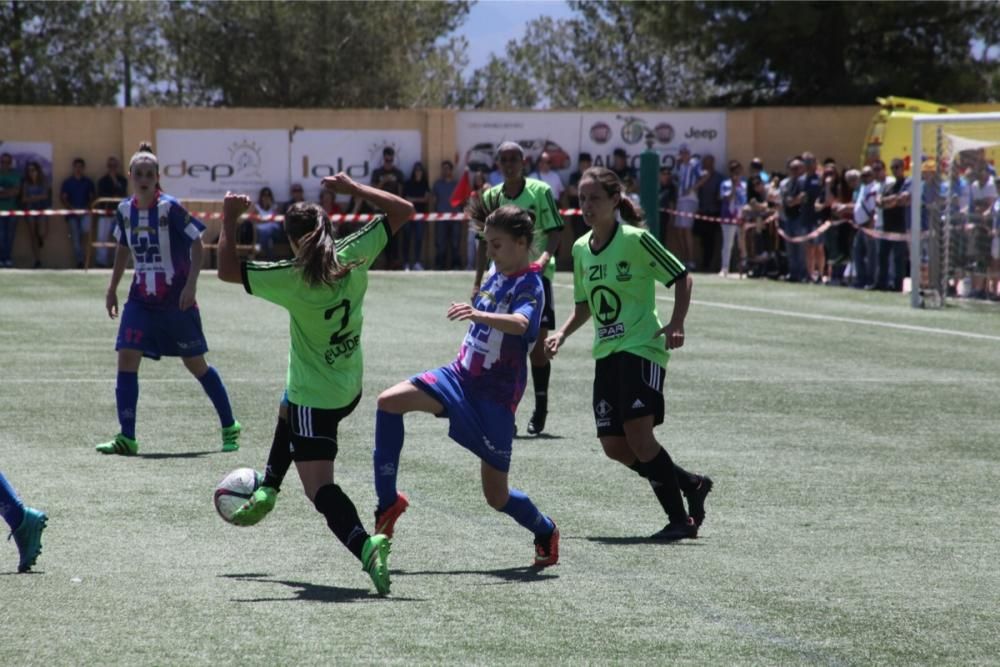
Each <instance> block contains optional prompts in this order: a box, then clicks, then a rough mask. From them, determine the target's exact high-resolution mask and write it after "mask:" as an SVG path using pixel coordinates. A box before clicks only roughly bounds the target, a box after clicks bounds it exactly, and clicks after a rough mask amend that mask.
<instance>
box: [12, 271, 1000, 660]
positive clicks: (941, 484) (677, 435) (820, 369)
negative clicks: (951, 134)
mask: <svg viewBox="0 0 1000 667" xmlns="http://www.w3.org/2000/svg"><path fill="white" fill-rule="evenodd" d="M470 282H471V278H470V277H469V275H468V274H437V275H434V274H430V273H425V274H402V273H395V274H374V275H373V277H372V280H371V288H370V291H369V296H368V300H367V303H366V311H367V312H366V320H367V321H366V324H365V334H364V348H365V358H366V376H365V397H364V398H363V400H362V402H361V404H360V406H359V407H358V409H357V410H356V411H355V413H354V414H353V415H352V416H351V417H350V418H348V420H347V421H346V422H345V423H344V424H342V428H341V433H340V442H341V445H340V450H341V451H340V456H339V458H338V461H337V477H338V481H339V483H340V484H341V485H342V486H343V487H344V488H345V489H346V490H347V491H348V493H349V494H350V495H351V496H352V497H353V499H354V500H355V502H356V503H357V505H358V508H359V511H360V512H361V513H362V517H363V518H364V519H365V520H366V521H368V522H369V523H370V517H371V510H372V509H373V507H374V489H373V487H372V471H371V454H370V452H371V447H372V442H373V440H372V438H373V428H374V399H375V396H376V395H377V393H378V392H379V391H380V390H381V389H382V388H385V387H387V386H389V385H390V384H392V383H394V382H396V381H398V380H400V379H403V378H405V377H407V376H409V375H410V374H412V373H414V372H417V371H420V370H423V369H425V368H428V367H433V366H437V365H440V364H442V363H444V362H446V361H448V360H450V359H451V358H452V357H453V355H454V354H455V352H456V349H457V345H458V342H459V340H460V338H461V336H462V334H463V326H462V325H459V324H456V323H450V322H448V321H447V320H446V319H445V318H444V312H445V308H446V306H447V304H448V303H449V302H450V301H452V300H460V299H462V298H464V297H465V295H466V294H467V292H468V287H469V283H470ZM571 282H572V281H571V278H570V276H568V275H565V274H560V275H559V276H558V277H557V280H556V283H557V287H556V309H557V315H558V317H559V319H560V321H561V320H562V319H563V318H564V317H565V315H566V313H567V312H568V307H569V304H570V302H571V300H572V292H571V290H570V289H568V286H569V285H570V284H571ZM106 283H107V274H106V273H101V272H91V273H89V274H84V273H82V272H70V271H66V272H42V271H39V272H18V271H5V272H3V273H0V345H2V349H3V356H2V359H3V361H2V364H3V384H2V390H0V410H2V413H0V414H2V418H3V426H2V430H0V469H2V470H3V471H4V472H5V473H6V474H7V476H8V478H9V479H10V480H11V482H12V483H13V484H14V486H15V487H16V488H17V489H18V490H19V492H20V493H21V495H22V497H23V499H24V500H25V502H26V503H27V504H29V505H33V506H36V507H39V508H42V509H44V510H46V511H47V512H48V514H49V516H50V520H49V527H48V529H47V530H46V532H45V534H44V552H43V554H42V556H41V557H40V558H39V561H38V564H37V566H36V568H35V571H34V572H33V573H32V574H27V575H17V574H15V571H16V563H17V552H16V549H15V548H14V544H13V542H9V543H6V546H4V547H0V664H2V665H12V666H13V665H16V666H22V665H209V664H211V665H219V664H232V665H304V664H309V665H333V664H345V663H380V664H393V663H404V664H405V663H418V664H426V663H450V664H463V665H466V664H547V663H555V664H607V663H617V664H692V665H706V664H709V665H732V664H764V665H779V664H780V665H784V664H831V665H870V664H898V665H913V664H928V665H944V664H949V665H970V664H998V663H1000V513H998V511H997V489H998V488H1000V409H998V405H1000V400H998V399H1000V312H998V311H997V310H995V309H987V308H984V309H966V308H954V307H953V308H948V309H946V310H943V311H916V310H912V309H910V307H909V305H908V303H907V300H906V298H905V297H902V296H898V295H888V294H881V293H862V292H858V291H853V290H842V289H833V288H821V287H808V286H790V285H784V284H777V283H772V282H763V281H734V280H722V279H717V278H714V277H703V276H696V278H695V288H694V298H695V303H694V305H693V306H692V308H691V312H690V315H689V317H688V321H687V340H688V342H687V345H686V346H685V347H684V348H683V349H682V350H681V351H679V352H677V353H676V354H675V355H674V358H673V360H672V361H671V363H670V367H669V373H668V374H667V406H668V408H667V409H668V418H667V423H666V424H665V425H664V426H662V427H660V428H659V429H658V434H659V437H660V439H661V441H662V442H663V443H664V444H665V445H666V446H667V448H668V449H669V451H670V452H671V454H672V455H673V456H674V458H675V459H676V460H677V461H678V462H679V463H681V464H682V465H684V466H685V467H687V468H689V469H692V470H695V471H702V472H707V473H709V474H711V475H712V476H713V478H714V479H715V481H716V488H715V492H714V493H712V495H711V496H709V501H708V503H707V507H708V518H707V519H706V522H705V525H704V526H703V528H702V534H701V537H700V538H699V539H698V540H695V541H690V542H685V543H682V544H678V545H673V546H671V545H658V544H651V543H648V542H646V541H644V540H643V539H642V538H643V537H644V536H646V535H648V534H650V533H652V532H655V531H656V530H658V529H659V528H661V527H662V525H663V524H664V522H665V519H664V517H663V515H662V511H661V510H660V508H659V506H658V505H657V503H656V501H655V499H654V497H653V495H652V493H651V492H650V490H649V487H648V485H646V484H645V483H644V482H643V481H642V480H640V479H639V478H638V477H636V476H635V475H634V474H632V473H630V472H629V471H628V470H626V469H624V468H622V467H621V466H618V465H617V464H613V463H612V462H610V461H608V460H606V459H605V458H604V457H603V455H602V454H601V450H600V446H599V444H598V442H597V440H596V438H595V436H594V428H593V420H592V416H591V413H590V410H589V400H590V399H589V397H590V391H591V390H590V384H591V380H592V373H593V369H592V362H591V361H590V358H589V342H590V335H591V332H590V331H589V330H581V332H580V333H579V334H577V335H576V336H575V337H574V338H572V339H570V341H569V342H568V343H567V345H566V347H565V348H564V350H563V352H562V353H561V354H560V358H559V359H558V360H557V362H556V365H555V367H554V370H553V374H552V378H553V380H552V383H553V384H552V391H551V394H552V399H551V401H552V412H551V414H550V416H549V423H548V427H547V431H548V433H549V436H548V437H545V438H538V439H534V438H530V437H524V438H521V439H518V440H517V442H516V444H515V454H514V462H513V466H512V469H511V480H512V483H513V484H514V485H516V486H518V487H520V488H522V489H524V490H526V491H527V492H528V493H529V494H530V495H531V496H532V498H533V499H534V500H535V501H536V503H537V504H538V505H539V506H540V508H541V509H542V511H544V512H546V513H549V514H551V515H552V516H553V517H554V518H555V519H556V521H557V522H558V523H559V526H560V528H561V531H562V535H563V539H562V548H561V562H560V564H559V565H558V566H556V567H554V568H550V569H548V570H545V571H543V572H542V573H540V574H536V573H532V572H531V571H529V570H528V568H527V567H526V566H527V564H528V563H529V562H530V560H531V558H532V546H531V536H530V535H529V534H528V533H526V532H525V531H524V530H523V529H521V528H519V527H518V526H517V525H516V524H514V522H513V521H511V520H510V519H509V518H507V517H506V516H504V515H501V514H498V513H497V512H494V511H493V510H491V509H489V508H488V507H487V505H486V504H485V502H484V501H483V500H482V497H481V494H480V490H479V480H478V461H476V460H475V458H474V457H473V456H472V455H471V454H469V453H468V452H466V451H465V450H463V449H461V448H460V447H459V446H458V445H456V444H454V443H452V442H451V441H449V440H448V439H447V437H446V433H445V432H446V429H445V424H444V423H443V422H440V421H437V420H435V419H434V418H432V417H429V416H424V415H419V416H411V417H408V418H407V420H406V424H407V428H408V433H407V440H406V446H405V447H404V449H403V456H402V462H401V474H400V488H402V489H404V490H407V491H408V492H409V493H410V494H411V503H412V504H411V508H410V511H409V512H408V513H407V514H406V515H405V516H404V517H403V518H402V519H401V520H400V523H399V524H398V526H397V532H396V539H395V540H394V544H393V554H392V557H391V559H390V566H391V568H392V572H393V589H392V595H391V596H390V597H389V598H386V599H380V598H378V597H376V595H375V594H374V592H373V589H372V587H371V583H370V581H369V579H368V577H367V576H366V575H365V574H364V573H363V572H362V571H361V569H360V566H359V565H358V563H357V562H356V561H355V560H354V559H353V557H351V556H350V555H349V554H348V553H347V551H346V550H345V549H344V548H343V547H342V546H341V545H340V544H339V542H337V541H336V539H335V538H334V537H333V535H332V534H331V533H330V532H329V530H328V529H327V528H326V525H325V523H324V521H323V520H322V517H320V516H319V515H318V514H317V513H316V512H315V510H314V509H313V508H312V506H311V504H310V503H309V502H308V501H307V500H306V499H305V497H304V496H303V495H302V494H301V492H300V490H301V486H300V484H299V482H298V479H297V478H296V477H295V475H294V472H293V473H292V474H290V476H289V478H288V480H287V482H286V484H285V486H284V489H283V491H282V494H281V496H280V497H279V502H278V506H277V508H276V510H275V512H274V513H273V514H272V515H271V516H270V517H268V519H267V520H266V521H265V522H263V523H262V524H260V525H258V526H257V527H255V528H248V529H238V528H235V527H231V526H228V525H225V524H224V523H223V522H222V521H221V520H220V519H219V518H218V516H216V514H215V512H214V510H213V508H212V503H211V492H212V489H213V487H214V485H215V483H216V482H217V481H218V480H219V479H220V478H221V477H222V476H223V475H224V474H225V473H226V472H228V471H229V470H231V469H233V468H236V467H240V466H246V465H249V466H254V467H256V468H258V469H261V468H263V464H264V461H265V459H266V456H267V451H268V448H269V446H270V440H271V433H272V429H273V421H274V414H275V411H276V407H277V402H278V399H279V397H280V395H281V391H282V388H283V381H284V371H285V361H286V350H287V344H288V343H287V318H286V316H285V314H284V311H281V310H279V309H278V308H276V307H274V306H271V305H269V304H267V303H265V302H263V301H260V300H257V299H253V298H251V297H249V296H247V295H246V294H245V293H244V292H243V291H242V289H241V288H240V287H239V286H235V285H224V284H222V283H220V282H218V281H217V280H216V279H215V277H214V275H213V274H210V273H206V274H205V275H203V277H202V281H201V285H200V290H199V302H200V304H201V308H202V316H203V321H204V325H205V330H206V335H207V336H208V340H209V345H210V347H211V352H210V353H209V361H210V362H211V363H213V364H214V365H215V366H216V367H217V368H218V369H219V370H220V372H221V373H222V375H223V378H224V379H225V381H226V383H227V385H228V388H229V392H230V396H231V398H232V401H233V404H234V407H235V410H236V413H237V417H238V418H239V419H240V420H241V421H242V422H243V424H244V427H245V431H244V440H243V443H244V444H243V448H242V449H241V450H240V451H239V452H238V453H236V454H222V453H220V452H219V451H218V422H217V420H216V417H215V414H214V412H213V410H212V408H211V404H210V403H209V401H208V399H207V398H206V397H205V396H204V394H203V392H202V389H201V387H200V386H199V385H198V383H197V382H196V381H195V380H194V379H192V378H191V377H190V376H188V375H187V373H186V371H184V369H183V367H182V366H181V364H180V363H179V362H178V361H176V360H165V361H161V362H159V363H152V362H145V363H144V365H143V367H142V369H141V371H140V399H139V413H138V420H139V421H138V436H139V439H140V442H141V445H142V451H141V454H142V456H140V457H137V458H132V459H125V458H119V457H103V456H100V455H98V454H96V453H95V452H94V449H93V446H94V444H95V443H97V442H99V441H102V440H105V439H108V438H110V437H111V436H112V435H113V434H114V433H115V432H116V431H117V421H116V418H115V407H114V375H115V354H114V351H113V343H114V335H115V332H116V323H113V322H111V321H110V320H109V319H108V318H107V316H106V314H105V313H104V310H103V303H104V298H103V294H104V290H105V287H106ZM662 295H663V302H662V303H661V312H664V313H669V309H670V307H671V304H670V301H669V298H670V293H669V292H668V291H666V290H664V291H663V292H662ZM124 296H125V289H124V288H122V289H121V290H120V297H121V298H122V299H123V300H124ZM531 404H532V399H531V395H530V392H529V394H528V395H527V396H526V399H525V402H524V405H523V406H522V410H521V413H520V414H519V417H518V422H519V425H520V427H521V431H522V432H523V431H524V426H525V424H526V420H527V416H526V415H527V414H530V409H531Z"/></svg>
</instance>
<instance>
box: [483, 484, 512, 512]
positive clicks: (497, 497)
mask: <svg viewBox="0 0 1000 667" xmlns="http://www.w3.org/2000/svg"><path fill="white" fill-rule="evenodd" d="M483 496H484V497H485V498H486V504H487V505H489V506H490V507H492V508H493V509H495V510H496V511H498V512H499V511H501V510H503V508H504V507H506V506H507V501H508V500H510V492H509V491H508V490H507V489H487V488H484V489H483Z"/></svg>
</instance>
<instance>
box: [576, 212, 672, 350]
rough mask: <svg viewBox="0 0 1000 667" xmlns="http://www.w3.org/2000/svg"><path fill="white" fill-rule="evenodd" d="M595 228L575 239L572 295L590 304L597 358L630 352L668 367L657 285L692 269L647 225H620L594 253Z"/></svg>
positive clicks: (668, 285) (578, 301)
mask: <svg viewBox="0 0 1000 667" xmlns="http://www.w3.org/2000/svg"><path fill="white" fill-rule="evenodd" d="M592 234H593V232H587V233H586V234H584V235H583V236H581V237H580V238H579V239H577V241H576V243H574V244H573V299H574V301H575V302H576V303H583V302H586V303H587V304H588V305H589V306H590V313H591V317H592V319H593V321H594V347H593V355H594V359H603V358H604V357H607V356H609V355H611V354H614V353H615V352H630V353H632V354H635V355H638V356H640V357H643V358H644V359H649V360H650V361H652V362H654V363H656V364H659V365H660V366H666V365H667V361H669V359H670V353H669V352H667V349H666V345H665V341H664V339H663V337H662V336H657V335H656V332H657V331H658V330H659V329H660V328H662V327H663V324H661V322H660V316H659V313H657V311H656V284H657V283H660V282H662V283H664V284H665V285H666V286H667V287H670V286H671V285H673V284H674V282H675V281H676V280H678V279H679V278H682V277H684V276H685V275H686V274H687V269H686V268H685V266H684V265H683V264H681V262H680V261H679V260H678V259H677V258H676V257H674V256H673V254H671V253H670V251H669V250H667V249H666V248H664V247H663V246H662V245H661V244H660V242H659V241H657V240H656V238H654V237H653V235H652V234H650V233H649V232H648V231H646V230H645V229H640V228H639V227H633V226H631V225H621V224H619V225H615V231H614V233H613V234H612V236H611V240H610V241H608V243H607V244H606V245H605V246H604V247H603V248H601V249H600V250H598V251H597V252H594V251H593V250H591V248H590V238H591V235H592Z"/></svg>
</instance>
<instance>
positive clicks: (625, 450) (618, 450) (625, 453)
mask: <svg viewBox="0 0 1000 667" xmlns="http://www.w3.org/2000/svg"><path fill="white" fill-rule="evenodd" d="M601 448H602V449H604V455H605V456H607V457H608V458H609V459H611V460H612V461H618V462H619V463H621V464H623V465H628V464H629V463H631V462H632V461H634V460H635V454H633V453H632V450H631V449H629V447H628V443H627V442H625V441H624V440H615V441H611V442H608V441H604V440H602V441H601Z"/></svg>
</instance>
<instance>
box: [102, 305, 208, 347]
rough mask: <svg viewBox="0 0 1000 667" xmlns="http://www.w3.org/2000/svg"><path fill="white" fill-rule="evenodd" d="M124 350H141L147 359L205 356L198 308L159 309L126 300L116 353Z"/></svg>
mask: <svg viewBox="0 0 1000 667" xmlns="http://www.w3.org/2000/svg"><path fill="white" fill-rule="evenodd" d="M123 349H124V350H140V351H141V352H142V356H144V357H148V358H149V359H159V358H160V357H197V356H199V355H202V354H205V353H206V352H208V342H207V341H206V340H205V334H204V333H202V331H201V313H200V312H198V307H197V306H191V307H190V308H188V309H187V310H180V309H178V308H167V309H165V310H158V309H152V308H147V307H146V306H144V305H143V304H141V303H138V302H135V301H127V302H126V303H125V308H124V310H123V311H122V322H121V325H120V326H119V327H118V339H117V340H116V341H115V350H123Z"/></svg>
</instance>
